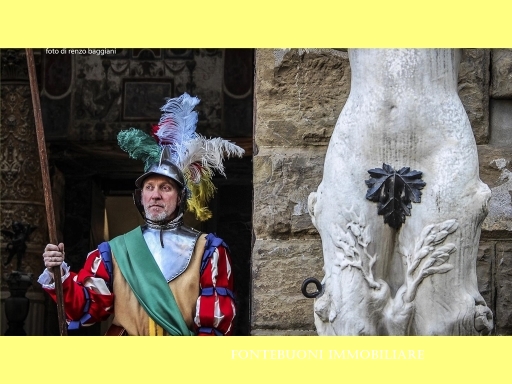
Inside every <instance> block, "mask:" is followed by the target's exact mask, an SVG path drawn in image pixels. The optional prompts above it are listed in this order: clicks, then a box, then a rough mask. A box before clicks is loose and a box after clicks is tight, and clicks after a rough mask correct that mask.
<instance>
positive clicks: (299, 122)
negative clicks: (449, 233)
mask: <svg viewBox="0 0 512 384" xmlns="http://www.w3.org/2000/svg"><path fill="white" fill-rule="evenodd" d="M255 76H256V77H255V122H254V124H255V133H254V135H255V136H254V140H255V151H254V178H253V181H254V214H253V228H254V248H253V253H252V294H253V298H252V316H251V327H252V334H253V335H315V334H316V332H315V327H314V323H313V300H311V299H306V298H305V297H304V296H303V295H302V293H301V284H302V282H303V280H304V279H305V278H307V277H316V278H318V279H319V280H321V278H322V277H323V271H322V265H323V256H322V246H321V240H320V237H319V235H318V233H317V231H316V229H315V228H314V227H313V225H312V223H311V220H310V217H309V214H308V212H307V198H308V196H309V194H310V193H311V192H313V191H315V190H316V188H317V187H318V184H319V183H320V181H321V179H322V171H323V161H324V156H325V152H326V150H327V145H328V143H329V139H330V135H331V133H332V131H333V129H334V126H335V123H336V120H337V118H338V116H339V114H340V112H341V110H342V108H343V105H344V103H345V101H346V99H347V97H348V94H349V91H350V64H349V60H348V54H347V52H346V51H343V50H334V49H323V50H319V49H292V50H257V51H256V74H255ZM511 84H512V50H510V49H496V50H490V49H465V50H463V58H462V61H461V65H460V73H459V95H460V97H461V100H462V102H463V104H464V106H465V108H466V111H467V113H468V116H469V119H470V122H471V125H472V127H473V131H474V134H475V139H476V141H477V144H478V150H479V156H480V172H481V175H480V176H481V179H482V180H483V181H484V182H485V183H487V184H488V185H489V187H490V188H491V190H492V198H491V201H490V205H489V215H488V217H487V218H486V220H485V222H484V224H483V226H482V228H483V231H482V239H481V246H480V252H479V257H478V265H477V270H478V272H477V273H478V279H479V287H480V290H481V292H482V294H483V296H484V298H485V299H486V301H487V302H488V303H489V306H490V307H491V308H492V309H493V312H494V317H495V324H496V332H495V333H496V334H507V335H508V334H512V297H510V293H509V292H511V289H509V288H512V202H511V200H512V199H511V198H512V173H511V170H512V85H511Z"/></svg>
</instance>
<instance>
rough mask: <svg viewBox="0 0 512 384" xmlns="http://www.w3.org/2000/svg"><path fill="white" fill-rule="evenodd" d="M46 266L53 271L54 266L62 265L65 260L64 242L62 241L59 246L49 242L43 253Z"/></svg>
mask: <svg viewBox="0 0 512 384" xmlns="http://www.w3.org/2000/svg"><path fill="white" fill-rule="evenodd" d="M43 259H44V266H45V267H46V268H47V269H48V270H49V271H50V272H51V269H52V268H53V267H57V266H60V265H61V264H62V262H63V261H64V244H63V243H60V244H59V245H58V246H57V245H54V244H48V245H47V246H46V247H45V249H44V253H43Z"/></svg>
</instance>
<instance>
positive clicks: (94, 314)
mask: <svg viewBox="0 0 512 384" xmlns="http://www.w3.org/2000/svg"><path fill="white" fill-rule="evenodd" d="M90 278H97V279H101V280H102V281H103V282H104V283H105V284H106V285H107V286H108V285H109V283H110V276H109V273H108V272H107V269H106V267H105V265H104V262H103V260H102V258H101V255H100V253H99V251H98V250H95V251H93V252H91V253H89V255H87V259H86V261H85V265H84V267H83V268H82V269H81V270H80V271H79V272H78V273H74V272H70V276H69V277H68V278H67V279H66V280H64V282H63V283H62V290H63V295H64V311H65V312H66V318H67V320H68V321H69V322H70V329H72V328H73V327H79V326H80V325H83V324H88V325H90V324H93V323H96V322H98V321H102V320H106V319H107V318H108V317H109V316H110V315H111V314H112V313H113V304H114V295H113V294H112V293H107V294H105V293H99V292H98V291H97V290H96V289H95V288H94V287H93V286H88V287H86V285H90V283H91V279H90ZM45 291H46V292H48V294H49V295H50V296H51V297H52V299H53V300H56V294H55V289H46V288H45Z"/></svg>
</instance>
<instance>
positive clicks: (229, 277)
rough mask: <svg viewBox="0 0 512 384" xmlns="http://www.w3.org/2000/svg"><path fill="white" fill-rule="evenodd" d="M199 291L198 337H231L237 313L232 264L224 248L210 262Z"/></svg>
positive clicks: (214, 253)
mask: <svg viewBox="0 0 512 384" xmlns="http://www.w3.org/2000/svg"><path fill="white" fill-rule="evenodd" d="M200 288H201V295H200V296H199V298H198V299H197V309H196V319H195V322H196V325H197V327H198V335H199V336H215V335H226V336H229V335H231V334H232V331H233V327H232V325H233V319H234V317H235V314H236V311H235V300H234V295H233V274H232V270H231V260H230V257H229V253H228V251H227V249H226V248H225V247H224V246H222V245H220V246H218V247H217V248H216V249H215V251H214V252H213V253H212V255H211V257H210V258H209V260H208V263H207V265H206V268H205V269H204V271H203V273H202V274H201V279H200Z"/></svg>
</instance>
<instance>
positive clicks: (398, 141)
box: [308, 49, 493, 335]
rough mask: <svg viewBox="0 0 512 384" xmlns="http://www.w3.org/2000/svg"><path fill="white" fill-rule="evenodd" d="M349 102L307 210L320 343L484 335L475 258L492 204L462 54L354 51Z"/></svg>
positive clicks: (486, 315)
mask: <svg viewBox="0 0 512 384" xmlns="http://www.w3.org/2000/svg"><path fill="white" fill-rule="evenodd" d="M349 59H350V65H351V70H352V79H351V90H350V95H349V97H348V100H347V102H346V104H345V106H344V108H343V110H342V111H341V114H340V116H339V118H338V121H337V123H336V126H335V129H334V132H333V134H332V137H331V141H330V143H329V147H328V150H327V154H326V158H325V165H324V174H323V179H322V182H321V183H320V185H319V187H318V189H317V191H316V192H313V193H311V195H310V196H309V201H308V208H309V212H310V215H311V218H312V221H313V223H314V225H315V227H316V228H317V229H318V231H319V233H320V235H321V238H322V247H323V255H324V271H325V276H324V278H323V280H322V287H323V294H322V295H321V296H319V297H317V298H316V299H315V304H314V316H315V325H316V328H317V332H318V334H319V335H486V334H489V333H490V331H491V330H492V327H493V320H492V312H491V310H490V309H489V308H488V307H487V305H486V303H485V301H484V299H483V298H482V296H481V295H480V293H479V291H478V287H477V279H476V256H477V248H478V242H479V238H480V227H481V224H482V221H483V219H484V218H485V216H486V215H487V204H488V201H489V199H490V195H491V192H490V190H489V188H488V187H487V185H486V184H484V183H483V182H482V181H481V180H480V178H479V171H478V156H477V148H476V143H475V139H474V137H473V132H472V130H471V126H470V123H469V120H468V117H467V114H466V112H465V110H464V107H463V105H462V102H461V100H460V99H459V96H458V94H457V75H458V65H459V61H460V50H452V49H354V50H349Z"/></svg>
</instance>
